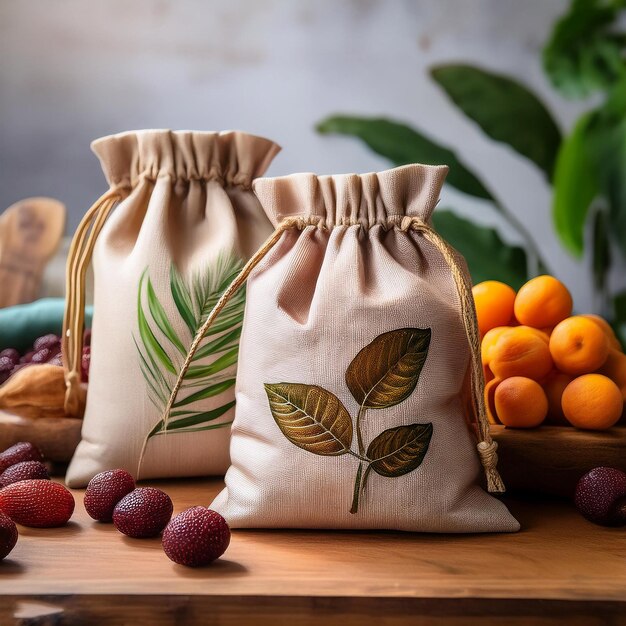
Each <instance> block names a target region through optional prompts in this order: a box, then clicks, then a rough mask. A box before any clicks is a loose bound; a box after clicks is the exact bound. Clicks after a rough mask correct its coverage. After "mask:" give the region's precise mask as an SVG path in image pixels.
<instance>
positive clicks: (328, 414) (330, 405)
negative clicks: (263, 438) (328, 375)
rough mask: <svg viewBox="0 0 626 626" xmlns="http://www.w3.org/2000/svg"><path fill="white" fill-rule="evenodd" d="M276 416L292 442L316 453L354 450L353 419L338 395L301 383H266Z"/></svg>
mask: <svg viewBox="0 0 626 626" xmlns="http://www.w3.org/2000/svg"><path fill="white" fill-rule="evenodd" d="M265 393H266V394H267V399H268V401H269V405H270V411H271V412H272V417H273V418H274V421H275V422H276V424H277V426H278V428H280V430H281V432H282V433H283V435H285V437H287V439H288V440H289V441H291V443H293V444H294V445H296V446H298V447H299V448H302V449H303V450H306V451H307V452H312V453H313V454H319V455H322V456H338V455H340V454H346V453H347V452H349V451H350V446H351V444H352V419H351V418H350V414H349V413H348V411H347V410H346V408H345V407H344V406H343V404H341V401H340V400H339V398H337V396H335V395H334V394H332V393H330V391H326V389H322V387H318V386H317V385H303V384H300V383H277V384H273V385H271V384H266V385H265Z"/></svg>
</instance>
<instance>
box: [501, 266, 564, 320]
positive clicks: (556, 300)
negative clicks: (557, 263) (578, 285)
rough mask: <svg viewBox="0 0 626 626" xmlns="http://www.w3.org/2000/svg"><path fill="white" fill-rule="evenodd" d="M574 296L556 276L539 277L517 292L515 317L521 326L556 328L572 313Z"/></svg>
mask: <svg viewBox="0 0 626 626" xmlns="http://www.w3.org/2000/svg"><path fill="white" fill-rule="evenodd" d="M572 305H573V302H572V296H571V294H570V292H569V290H568V289H567V287H566V286H565V285H564V284H563V283H562V282H561V281H560V280H557V279H556V278H554V276H547V275H544V276H537V277H536V278H533V279H531V280H529V281H528V282H527V283H526V284H525V285H523V286H522V287H521V288H520V290H519V291H518V292H517V296H516V297H515V303H514V306H513V308H514V311H515V317H516V318H517V319H518V320H519V322H520V324H524V325H526V326H533V327H534V328H545V327H549V326H556V324H558V323H559V322H560V321H561V320H564V319H565V318H566V317H567V316H568V315H570V313H571V312H572Z"/></svg>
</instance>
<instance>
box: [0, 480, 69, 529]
mask: <svg viewBox="0 0 626 626" xmlns="http://www.w3.org/2000/svg"><path fill="white" fill-rule="evenodd" d="M0 511H2V512H3V513H5V514H6V515H8V516H9V517H10V518H11V519H12V520H13V521H14V522H17V523H18V524H22V526H30V527H31V528H54V527H56V526H63V525H64V524H66V523H67V521H68V520H69V519H70V517H72V513H73V512H74V496H72V494H71V493H70V492H69V491H68V490H67V489H66V488H65V487H64V486H63V485H61V484H59V483H54V482H52V481H51V480H22V481H20V482H19V483H13V484H12V485H8V486H7V487H3V488H2V489H0Z"/></svg>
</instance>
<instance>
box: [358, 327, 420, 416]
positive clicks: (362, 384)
mask: <svg viewBox="0 0 626 626" xmlns="http://www.w3.org/2000/svg"><path fill="white" fill-rule="evenodd" d="M430 337H431V331H430V328H400V329H399V330H392V331H390V332H388V333H383V334H382V335H379V336H378V337H376V339H374V340H373V341H372V342H371V343H369V344H368V345H367V346H365V347H364V348H363V349H362V350H361V351H360V352H359V353H358V354H357V355H356V356H355V357H354V359H353V360H352V363H350V365H349V366H348V369H347V371H346V384H347V385H348V389H350V392H351V393H352V395H353V396H354V398H355V400H356V401H357V402H358V403H359V404H360V405H361V406H363V407H365V408H368V409H384V408H387V407H390V406H394V405H396V404H399V403H400V402H402V401H403V400H406V398H408V397H409V396H410V395H411V394H412V393H413V390H414V389H415V386H416V385H417V381H418V379H419V376H420V373H421V371H422V368H423V367H424V362H425V361H426V356H427V355H428V347H429V345H430Z"/></svg>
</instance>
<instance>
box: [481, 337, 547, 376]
mask: <svg viewBox="0 0 626 626" xmlns="http://www.w3.org/2000/svg"><path fill="white" fill-rule="evenodd" d="M489 366H490V368H491V371H492V372H493V373H494V374H495V376H496V377H497V378H502V379H504V378H509V377H511V376H526V377H527V378H532V379H533V380H539V379H541V378H543V377H544V376H547V375H548V374H549V373H550V371H551V370H552V357H551V356H550V349H549V347H548V343H547V342H546V341H545V340H544V339H542V338H541V337H539V336H538V335H537V334H536V333H535V332H530V330H529V329H527V328H525V327H523V326H516V327H513V328H510V329H509V330H508V331H506V332H505V333H502V335H501V336H500V338H499V339H498V341H497V343H496V345H495V347H494V348H493V351H492V353H491V360H490V362H489Z"/></svg>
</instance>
